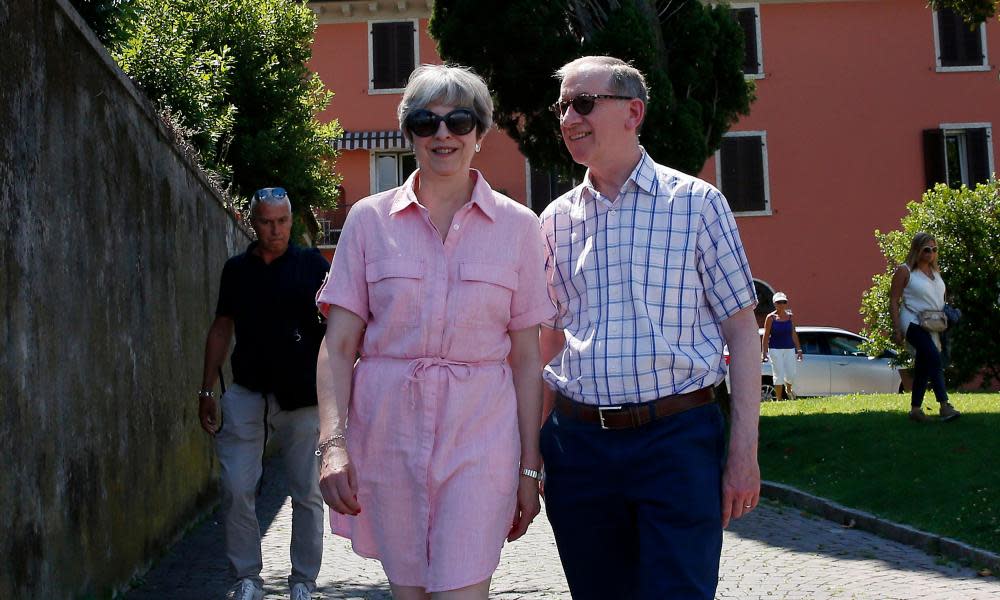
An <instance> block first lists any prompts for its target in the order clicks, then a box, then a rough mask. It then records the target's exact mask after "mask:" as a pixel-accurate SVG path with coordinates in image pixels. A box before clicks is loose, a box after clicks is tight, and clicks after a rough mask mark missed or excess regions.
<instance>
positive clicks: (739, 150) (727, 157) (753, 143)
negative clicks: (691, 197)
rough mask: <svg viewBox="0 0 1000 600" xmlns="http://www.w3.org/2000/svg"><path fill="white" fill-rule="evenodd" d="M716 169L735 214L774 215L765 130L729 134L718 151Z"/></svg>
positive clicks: (720, 184) (718, 182) (720, 187)
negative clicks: (772, 212)
mask: <svg viewBox="0 0 1000 600" xmlns="http://www.w3.org/2000/svg"><path fill="white" fill-rule="evenodd" d="M715 171H716V174H717V175H716V177H717V185H718V187H719V189H720V190H721V191H722V193H723V195H725V196H726V200H728V201H729V207H730V208H731V209H732V211H733V213H734V214H736V215H737V216H738V215H745V216H748V215H768V214H771V192H770V189H769V185H768V176H767V133H766V132H764V131H732V132H729V133H727V134H726V135H725V136H724V137H723V138H722V144H721V145H720V146H719V150H718V151H717V152H716V153H715Z"/></svg>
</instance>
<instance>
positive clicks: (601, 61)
mask: <svg viewBox="0 0 1000 600" xmlns="http://www.w3.org/2000/svg"><path fill="white" fill-rule="evenodd" d="M594 67H597V68H601V69H604V70H606V71H607V72H608V73H609V74H610V75H611V79H610V83H609V86H610V91H611V93H612V94H615V95H619V96H628V97H629V98H638V99H639V100H642V103H643V104H646V103H648V102H649V88H648V87H647V85H646V78H645V77H644V76H643V74H642V71H640V70H639V69H636V68H635V67H633V66H632V65H630V64H628V63H627V62H625V61H624V60H621V59H620V58H615V57H613V56H583V57H581V58H578V59H576V60H574V61H572V62H569V63H566V64H565V65H563V66H562V67H561V68H560V69H559V70H558V71H556V77H557V78H558V79H559V82H560V83H562V82H563V81H565V79H566V78H567V77H569V75H570V74H572V73H573V72H575V71H577V70H580V69H586V68H594Z"/></svg>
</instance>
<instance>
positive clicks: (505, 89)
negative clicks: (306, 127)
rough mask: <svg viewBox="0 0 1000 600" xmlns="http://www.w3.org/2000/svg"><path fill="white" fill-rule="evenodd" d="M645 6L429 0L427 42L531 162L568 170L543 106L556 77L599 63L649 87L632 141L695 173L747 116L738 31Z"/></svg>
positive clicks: (711, 19)
mask: <svg viewBox="0 0 1000 600" xmlns="http://www.w3.org/2000/svg"><path fill="white" fill-rule="evenodd" d="M658 4H663V3H662V2H661V3H657V2H656V1H655V0H550V1H548V2H536V1H534V0H480V1H477V2H469V1H467V0H435V2H434V10H433V14H432V17H431V22H430V33H431V35H432V36H433V37H434V38H435V39H436V40H437V43H438V52H439V53H440V55H441V56H442V58H444V59H445V60H448V61H452V62H456V63H460V64H464V65H467V66H470V67H473V68H474V69H475V70H476V72H478V73H479V74H480V75H482V76H483V78H484V79H485V80H486V81H487V83H488V84H489V86H490V89H491V90H492V91H493V93H494V95H495V100H496V105H497V106H496V112H495V114H494V118H495V120H496V123H497V125H498V126H499V127H501V128H502V129H503V130H504V131H506V132H507V133H508V134H509V135H510V136H511V137H512V138H513V139H514V140H516V141H517V143H518V145H519V146H520V149H521V152H522V153H524V154H525V155H526V156H527V157H528V158H529V159H530V160H531V162H532V164H533V165H535V166H537V167H541V168H550V169H556V170H558V171H562V172H563V173H564V174H566V172H567V170H568V169H569V168H570V166H571V165H572V164H573V163H572V161H571V159H570V157H569V154H568V153H567V152H566V150H565V148H564V147H563V144H562V142H561V138H560V136H559V124H558V122H557V120H556V119H555V118H554V117H553V115H552V114H551V113H550V112H549V110H548V106H549V105H550V104H551V103H552V102H554V101H555V100H556V99H557V98H558V96H559V83H558V81H557V80H556V79H555V78H554V77H553V75H554V73H555V71H556V69H558V68H559V67H561V66H562V65H563V64H565V63H567V62H569V61H570V60H573V59H574V58H577V57H580V56H585V55H589V54H608V55H612V56H616V57H618V58H621V59H623V60H627V61H630V62H631V63H632V64H633V65H635V66H636V67H637V68H638V69H639V70H641V71H642V72H643V73H644V74H645V75H646V79H647V83H648V84H649V88H650V101H649V103H648V105H647V114H646V120H645V123H644V125H643V130H642V136H641V137H642V143H643V145H644V146H645V148H646V149H647V150H648V151H649V152H650V154H651V155H652V156H653V157H655V158H656V159H657V160H658V161H659V162H663V163H665V164H668V165H671V166H673V167H675V168H678V169H680V170H682V171H687V172H689V173H697V172H698V171H700V170H701V167H702V165H703V164H704V162H705V160H706V159H707V158H708V157H709V156H710V155H711V154H712V153H713V152H714V151H715V149H716V148H718V146H719V143H720V141H721V139H722V134H723V133H725V131H726V130H727V129H729V127H730V126H731V125H732V124H733V123H734V122H735V121H736V119H737V118H738V116H739V115H745V114H748V113H749V110H750V103H751V102H752V101H753V99H754V93H753V89H754V88H753V84H752V82H748V81H746V80H745V79H744V77H743V72H742V65H743V32H742V29H741V28H740V26H739V25H738V24H737V23H736V22H735V20H734V19H733V18H732V16H731V15H730V11H729V8H728V7H726V6H708V5H705V4H703V3H701V2H697V1H683V2H671V3H666V7H665V8H662V9H658V8H657V5H658Z"/></svg>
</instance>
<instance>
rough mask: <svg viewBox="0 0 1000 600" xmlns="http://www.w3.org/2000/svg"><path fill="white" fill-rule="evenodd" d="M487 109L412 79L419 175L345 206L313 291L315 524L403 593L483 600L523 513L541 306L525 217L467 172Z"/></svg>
mask: <svg viewBox="0 0 1000 600" xmlns="http://www.w3.org/2000/svg"><path fill="white" fill-rule="evenodd" d="M492 113H493V104H492V100H491V99H490V94H489V90H488V89H487V87H486V84H485V83H484V82H483V80H482V79H480V78H479V77H478V76H477V75H475V74H473V73H472V72H471V71H469V70H467V69H464V68H461V67H450V66H443V65H423V66H421V67H419V68H417V69H416V70H415V71H414V72H413V74H412V75H411V76H410V81H409V83H408V84H407V87H406V91H405V93H404V94H403V99H402V102H401V103H400V105H399V122H400V127H401V129H402V131H403V134H404V135H405V136H406V138H407V139H408V140H410V141H411V142H412V144H413V149H414V152H415V154H416V158H417V163H418V166H419V169H418V170H417V171H416V172H415V173H414V174H413V175H412V176H410V178H409V179H408V180H407V181H406V183H404V184H403V185H402V186H401V187H399V188H396V189H393V190H389V191H387V192H383V193H380V194H376V195H374V196H370V197H368V198H365V199H364V200H361V201H360V202H358V203H357V204H355V205H354V206H353V207H352V208H351V211H350V213H349V214H348V217H347V221H346V223H345V225H344V230H343V232H342V234H341V237H340V242H339V244H338V246H337V252H336V255H335V256H334V259H333V266H332V268H331V271H330V277H329V280H328V282H327V283H326V285H325V286H324V287H323V289H322V290H321V291H320V293H319V295H318V298H317V301H318V303H319V304H320V306H321V307H322V308H324V309H325V310H329V325H328V327H327V338H326V346H327V349H328V351H329V357H330V358H329V369H330V370H329V373H327V374H325V375H326V376H327V378H328V380H329V381H330V382H331V384H330V389H329V390H328V393H323V394H320V407H319V410H320V440H321V443H320V448H319V450H318V452H319V453H320V454H321V455H322V457H323V460H322V469H321V474H320V477H321V489H322V491H323V496H324V498H325V500H326V502H327V504H329V505H330V507H331V508H332V509H333V510H332V511H331V513H330V515H331V517H330V520H331V527H332V529H333V531H334V532H335V533H337V534H339V535H343V536H345V537H349V538H350V539H351V541H352V545H353V547H354V550H355V552H357V553H358V554H360V555H362V556H367V557H372V558H378V559H379V560H381V561H382V566H383V568H384V569H385V572H386V576H387V577H388V579H389V583H390V586H391V588H392V594H393V597H394V598H400V599H404V600H405V599H410V598H421V599H423V598H442V599H443V598H448V599H453V598H454V599H466V598H468V599H484V598H486V597H487V595H488V592H489V584H490V578H491V577H492V575H493V571H494V570H496V566H497V564H498V563H499V560H500V549H501V547H502V546H503V543H504V540H505V539H506V540H508V541H512V540H514V539H517V538H518V537H520V536H521V535H522V534H523V533H524V532H525V530H526V529H527V527H528V524H529V523H530V522H531V520H532V519H533V518H534V517H535V516H536V515H537V514H538V512H539V508H540V506H539V500H538V480H537V478H538V469H539V468H540V465H541V457H540V454H539V450H538V432H539V428H540V426H541V396H542V383H541V367H542V365H541V358H540V356H539V350H538V324H539V323H541V322H542V321H544V320H545V319H546V318H548V317H549V316H550V315H551V314H552V313H553V312H554V309H553V307H552V304H551V302H550V301H549V298H548V294H547V292H546V287H545V275H544V256H543V246H542V244H543V240H542V237H541V234H540V231H539V226H538V220H537V218H536V217H535V215H534V214H533V213H532V212H531V211H530V210H528V209H527V208H525V207H524V206H522V205H521V204H518V203H517V202H515V201H513V200H511V199H510V198H507V197H506V196H503V195H502V194H499V193H497V192H494V191H493V190H492V189H491V188H490V186H489V184H487V183H486V180H485V179H484V178H483V175H482V174H481V173H479V172H478V171H476V170H474V169H471V168H470V164H471V162H472V157H473V156H474V155H475V153H476V152H478V150H479V147H480V143H481V142H482V140H483V136H484V135H485V134H486V132H487V130H488V129H489V128H490V126H491V125H492ZM358 351H360V355H361V358H360V360H358V361H357V363H355V357H356V355H357V352H358Z"/></svg>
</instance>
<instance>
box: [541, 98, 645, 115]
mask: <svg viewBox="0 0 1000 600" xmlns="http://www.w3.org/2000/svg"><path fill="white" fill-rule="evenodd" d="M598 100H635V98H633V97H632V96H613V95H610V94H580V95H579V96H577V97H576V98H573V99H572V100H560V101H558V102H556V103H554V104H553V105H552V106H550V107H549V108H551V109H552V112H553V113H555V115H556V117H558V118H560V119H561V118H563V116H564V115H565V114H566V110H567V109H569V107H570V106H572V107H573V110H575V111H576V114H578V115H589V114H590V111H592V110H594V104H595V103H596V102H597V101H598Z"/></svg>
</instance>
